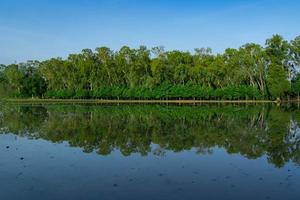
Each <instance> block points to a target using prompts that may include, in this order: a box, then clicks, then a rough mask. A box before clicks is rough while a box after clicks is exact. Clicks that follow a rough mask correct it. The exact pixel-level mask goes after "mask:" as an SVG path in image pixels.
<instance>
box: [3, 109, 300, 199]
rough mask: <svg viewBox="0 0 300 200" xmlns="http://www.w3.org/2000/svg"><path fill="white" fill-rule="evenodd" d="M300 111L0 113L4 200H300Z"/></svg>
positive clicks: (206, 110) (197, 110)
mask: <svg viewBox="0 0 300 200" xmlns="http://www.w3.org/2000/svg"><path fill="white" fill-rule="evenodd" d="M299 123H300V110H299V109H298V107H297V106H293V105H284V106H271V105H197V106H163V105H131V106H127V105H122V106H116V105H114V106H109V105H107V106H96V105H2V106H1V107H0V158H1V160H0V199H7V200H15V199H16V200H17V199H18V200H19V199H31V200H35V199H49V200H56V199H83V200H86V199H91V200H94V199H95V200H96V199H97V200H98V199H108V200H109V199H130V200H132V199H133V200H134V199H137V200H140V199H144V200H148V199H162V200H165V199H172V200H173V199H174V200H176V199H178V200H179V199H191V200H193V199H246V200H247V199H287V200H289V199H295V200H296V199H299V198H300V190H299V188H300V168H299V164H300V150H299V148H300V127H299Z"/></svg>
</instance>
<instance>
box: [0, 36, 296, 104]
mask: <svg viewBox="0 0 300 200" xmlns="http://www.w3.org/2000/svg"><path fill="white" fill-rule="evenodd" d="M299 66H300V36H298V37H296V38H295V39H293V40H292V41H287V40H285V39H284V38H283V37H282V36H280V35H274V36H273V37H272V38H270V39H267V40H266V43H265V45H264V46H261V45H258V44H254V43H248V44H245V45H243V46H242V47H240V48H238V49H233V48H228V49H226V50H225V52H224V53H222V54H213V53H212V50H211V49H210V48H196V49H195V51H194V52H193V53H191V52H188V51H178V50H173V51H165V50H164V48H163V47H154V48H152V49H148V48H147V47H145V46H140V47H139V48H137V49H133V48H130V47H128V46H124V47H122V48H121V49H120V50H119V51H113V50H111V49H109V48H108V47H99V48H96V49H95V51H92V50H91V49H84V50H82V52H81V53H78V54H70V55H69V56H68V57H67V58H66V59H62V58H51V59H49V60H45V61H27V62H26V63H18V64H10V65H0V98H1V97H6V98H28V97H39V98H62V99H67V98H80V99H85V98H101V99H207V100H209V99H227V100H246V99H254V100H255V99H256V100H258V99H279V98H280V99H285V98H297V97H298V98H299V93H300V76H299V70H298V67H299Z"/></svg>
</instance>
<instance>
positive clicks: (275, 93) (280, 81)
mask: <svg viewBox="0 0 300 200" xmlns="http://www.w3.org/2000/svg"><path fill="white" fill-rule="evenodd" d="M267 84H268V90H269V92H270V94H271V96H272V97H273V98H277V99H280V98H281V97H282V96H283V95H284V94H285V93H287V92H288V91H289V90H290V82H289V81H288V80H287V74H286V71H285V70H284V69H283V68H282V66H280V65H278V64H271V65H270V66H269V69H268V75H267Z"/></svg>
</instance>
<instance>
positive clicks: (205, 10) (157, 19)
mask: <svg viewBox="0 0 300 200" xmlns="http://www.w3.org/2000/svg"><path fill="white" fill-rule="evenodd" d="M299 10H300V1H298V0H294V1H293V0H226V1H225V0H222V1H221V0H215V1H213V0H211V1H200V0H198V1H196V0H180V1H179V0H178V1H176V0H0V63H4V64H8V63H12V62H15V61H16V62H23V61H26V60H32V59H39V60H43V59H47V58H50V57H66V56H67V55H68V54H69V53H76V52H80V51H81V49H83V48H91V49H95V48H96V47H99V46H108V47H111V48H112V49H113V50H117V49H119V48H120V47H121V46H123V45H128V46H130V47H138V46H139V45H147V46H148V47H153V46H160V45H163V46H165V48H166V49H168V50H170V49H180V50H190V51H192V50H193V49H194V48H197V47H211V48H212V49H213V52H214V53H219V52H222V51H223V50H224V49H225V48H227V47H234V48H236V47H239V46H241V45H243V44H245V43H247V42H256V43H259V44H264V42H265V39H266V38H269V37H271V36H272V34H281V35H282V36H284V37H285V38H286V39H287V40H291V39H293V38H294V37H296V36H297V35H300V12H299Z"/></svg>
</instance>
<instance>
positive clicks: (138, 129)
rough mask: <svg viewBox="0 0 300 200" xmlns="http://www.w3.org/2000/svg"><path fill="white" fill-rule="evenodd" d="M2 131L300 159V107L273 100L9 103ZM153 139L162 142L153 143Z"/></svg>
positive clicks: (88, 142)
mask: <svg viewBox="0 0 300 200" xmlns="http://www.w3.org/2000/svg"><path fill="white" fill-rule="evenodd" d="M0 109H1V111H0V113H1V114H0V116H1V117H0V128H1V130H2V132H12V133H14V134H18V135H21V136H26V137H29V138H42V139H45V140H49V141H52V142H63V141H67V142H69V144H70V145H71V146H75V147H81V148H82V149H83V150H84V151H85V152H92V151H97V153H99V154H101V155H107V154H109V153H110V152H111V151H113V150H114V149H119V150H120V151H121V152H122V154H123V155H130V154H132V153H140V154H142V155H146V154H147V153H150V152H151V151H152V153H154V154H156V155H164V153H165V150H172V151H175V152H179V151H183V150H189V149H191V148H195V149H196V150H197V153H199V154H207V153H212V148H213V147H215V146H217V147H221V148H224V149H226V150H227V151H228V152H229V153H239V154H241V155H243V156H245V157H247V158H258V157H261V156H262V155H267V156H268V160H269V161H270V162H271V163H274V164H275V165H276V166H278V167H281V166H283V165H284V164H285V163H286V162H288V161H294V162H296V163H299V164H300V151H299V146H300V131H299V130H300V128H299V126H298V123H299V122H300V120H299V119H300V112H299V111H293V112H292V111H291V110H293V108H285V107H272V108H271V107H270V106H235V105H227V106H198V107H190V106H182V107H177V106H169V107H167V106H147V105H146V106H119V107H118V106H99V107H98V106H50V105H49V106H45V107H43V106H35V107H32V106H5V107H2V108H0ZM151 144H157V145H158V146H157V145H156V147H155V149H152V146H151Z"/></svg>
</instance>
